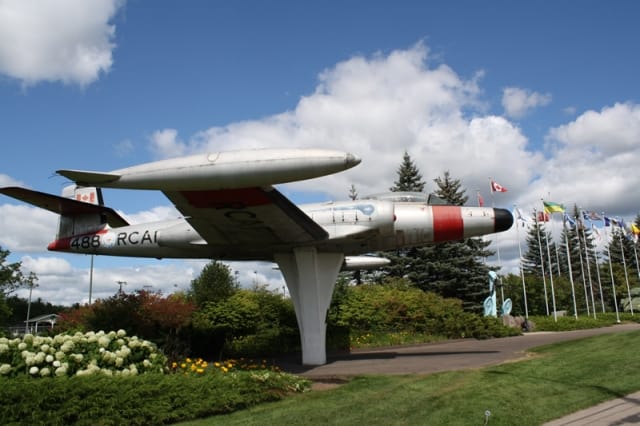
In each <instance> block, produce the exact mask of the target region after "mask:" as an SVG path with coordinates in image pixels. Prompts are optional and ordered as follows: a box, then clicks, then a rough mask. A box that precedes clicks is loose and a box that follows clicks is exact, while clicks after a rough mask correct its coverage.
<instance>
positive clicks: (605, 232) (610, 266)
mask: <svg viewBox="0 0 640 426" xmlns="http://www.w3.org/2000/svg"><path fill="white" fill-rule="evenodd" d="M605 219H606V217H605V215H604V212H602V222H603V223H604V238H605V240H606V241H607V257H608V258H609V272H610V273H611V288H612V290H613V306H614V307H615V309H616V322H617V323H620V313H619V312H618V298H617V297H616V282H615V280H614V279H613V266H612V265H611V250H610V249H609V246H610V245H611V244H610V243H609V233H608V232H607V222H606V220H605Z"/></svg>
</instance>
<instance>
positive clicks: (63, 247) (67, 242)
mask: <svg viewBox="0 0 640 426" xmlns="http://www.w3.org/2000/svg"><path fill="white" fill-rule="evenodd" d="M108 231H109V230H108V229H107V228H102V229H101V230H99V231H96V232H88V233H86V234H80V235H74V236H73V237H66V238H60V239H59V240H55V241H52V242H50V243H49V245H48V246H47V250H49V251H69V250H71V241H73V239H74V238H82V237H85V236H87V235H102V234H106V233H107V232H108Z"/></svg>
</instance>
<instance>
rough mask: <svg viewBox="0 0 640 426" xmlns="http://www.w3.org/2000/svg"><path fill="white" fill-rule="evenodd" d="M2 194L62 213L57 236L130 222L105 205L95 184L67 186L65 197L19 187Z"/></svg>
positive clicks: (63, 192)
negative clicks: (89, 185) (91, 185)
mask: <svg viewBox="0 0 640 426" xmlns="http://www.w3.org/2000/svg"><path fill="white" fill-rule="evenodd" d="M0 193H1V194H5V195H8V196H9V197H13V198H15V199H18V200H21V201H24V202H26V203H29V204H32V205H34V206H37V207H40V208H43V209H45V210H49V211H51V212H54V213H57V214H59V215H60V223H59V226H58V235H57V239H58V240H60V239H64V238H69V237H74V236H78V235H84V234H88V233H92V232H96V231H98V230H100V229H102V228H104V227H105V226H106V225H107V224H108V225H110V226H112V227H120V226H127V225H129V224H128V223H127V221H126V220H125V219H123V218H122V217H121V216H120V215H119V214H118V213H116V211H114V210H113V209H110V208H109V207H106V206H104V203H103V200H102V192H101V191H100V189H99V188H95V187H78V186H77V185H70V186H67V187H66V188H64V189H63V190H62V197H60V196H57V195H52V194H47V193H44V192H39V191H33V190H30V189H25V188H19V187H6V188H0Z"/></svg>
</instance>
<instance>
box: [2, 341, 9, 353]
mask: <svg viewBox="0 0 640 426" xmlns="http://www.w3.org/2000/svg"><path fill="white" fill-rule="evenodd" d="M4 352H9V345H8V344H6V343H0V354H1V353H4Z"/></svg>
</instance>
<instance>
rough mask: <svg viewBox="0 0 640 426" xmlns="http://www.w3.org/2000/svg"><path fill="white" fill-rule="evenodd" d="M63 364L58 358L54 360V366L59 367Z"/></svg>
mask: <svg viewBox="0 0 640 426" xmlns="http://www.w3.org/2000/svg"><path fill="white" fill-rule="evenodd" d="M61 365H62V364H61V363H60V361H58V360H55V361H53V366H54V367H56V368H58V367H60V366H61Z"/></svg>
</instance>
